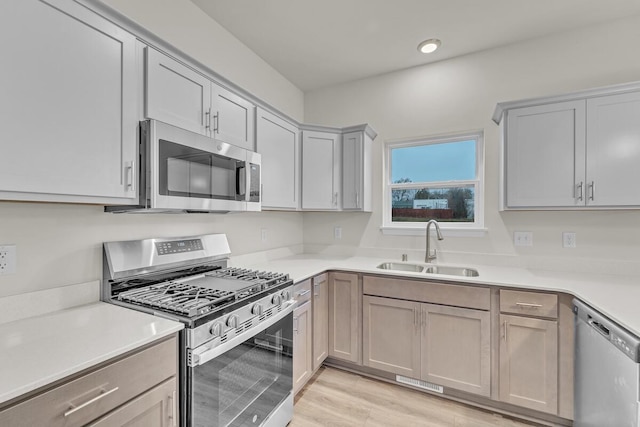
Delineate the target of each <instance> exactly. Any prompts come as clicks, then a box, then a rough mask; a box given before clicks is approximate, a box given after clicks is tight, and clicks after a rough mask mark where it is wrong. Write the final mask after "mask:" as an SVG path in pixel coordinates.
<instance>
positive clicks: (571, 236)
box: [562, 231, 576, 248]
mask: <svg viewBox="0 0 640 427" xmlns="http://www.w3.org/2000/svg"><path fill="white" fill-rule="evenodd" d="M562 247H563V248H575V247H576V233H574V232H573V231H565V232H563V233H562Z"/></svg>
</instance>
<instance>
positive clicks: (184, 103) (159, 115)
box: [145, 48, 256, 151]
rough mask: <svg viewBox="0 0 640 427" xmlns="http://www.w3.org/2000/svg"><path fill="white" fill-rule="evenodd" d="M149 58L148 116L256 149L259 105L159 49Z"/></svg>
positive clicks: (148, 51)
mask: <svg viewBox="0 0 640 427" xmlns="http://www.w3.org/2000/svg"><path fill="white" fill-rule="evenodd" d="M146 58H147V67H146V69H147V87H146V90H145V115H146V117H147V118H151V119H156V120H160V121H161V122H165V123H168V124H172V125H174V126H178V127H180V128H183V129H187V130H190V131H193V132H197V133H199V134H202V135H206V136H209V137H211V138H214V139H216V140H218V141H223V142H227V143H229V144H233V145H236V146H239V147H242V148H246V149H248V150H252V151H254V150H255V120H256V116H255V114H256V112H255V109H256V107H255V105H253V104H252V103H251V102H249V101H247V100H246V99H244V98H242V97H240V96H238V95H236V94H235V93H233V92H231V91H229V90H227V89H225V88H223V87H222V86H220V85H218V84H217V83H214V82H213V81H211V80H209V79H208V78H207V77H205V76H204V75H203V74H200V73H198V72H196V71H194V70H193V69H192V68H190V67H187V66H186V65H184V64H182V63H181V62H178V61H176V60H175V59H173V58H170V57H169V56H167V55H165V54H163V53H161V52H159V51H157V50H155V49H152V48H147V57H146Z"/></svg>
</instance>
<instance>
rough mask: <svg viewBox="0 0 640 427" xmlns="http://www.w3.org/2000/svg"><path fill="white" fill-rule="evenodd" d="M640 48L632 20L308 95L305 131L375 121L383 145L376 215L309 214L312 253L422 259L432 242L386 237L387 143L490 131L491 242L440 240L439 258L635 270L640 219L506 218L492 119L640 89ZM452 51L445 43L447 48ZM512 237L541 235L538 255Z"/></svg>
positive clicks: (639, 24) (377, 146) (630, 214)
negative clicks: (571, 239) (512, 106)
mask: <svg viewBox="0 0 640 427" xmlns="http://www.w3.org/2000/svg"><path fill="white" fill-rule="evenodd" d="M498 21H499V20H496V25H499V22H498ZM638 40H640V17H630V18H626V19H623V20H619V21H616V22H612V23H610V24H606V25H598V26H591V27H587V28H583V29H581V30H577V31H571V32H566V33H563V34H556V35H551V36H547V37H545V38H541V39H537V40H534V41H530V42H525V43H516V44H511V45H506V46H504V47H501V48H497V49H492V50H487V51H484V52H480V53H476V54H472V55H467V56H463V57H459V58H455V59H451V60H444V61H441V62H437V63H434V64H431V65H427V66H422V67H415V68H412V69H408V70H405V71H400V72H394V73H390V74H386V75H382V76H378V77H372V78H368V79H364V80H360V81H357V82H353V83H348V84H343V85H339V86H335V87H330V88H326V89H320V90H316V91H313V92H310V93H306V94H305V119H306V120H307V122H310V123H319V124H331V125H336V126H341V125H347V124H349V123H361V122H367V123H369V124H370V125H371V126H372V127H373V128H374V129H375V130H376V131H377V132H378V137H377V138H376V140H375V141H374V178H373V188H374V212H373V213H372V214H346V213H343V214H333V213H326V214H325V213H307V214H305V217H304V242H305V249H306V250H312V249H313V250H331V249H332V248H333V249H336V250H342V251H344V250H345V249H344V247H352V248H354V250H355V248H359V249H360V251H362V250H363V249H365V250H369V252H372V251H373V252H375V250H376V249H394V248H395V249H396V250H395V252H396V255H397V257H398V258H397V259H400V254H401V253H404V252H407V251H414V252H413V254H414V255H413V256H414V257H415V256H416V255H415V254H420V253H421V254H422V257H424V255H423V253H424V247H425V242H424V236H420V237H405V236H388V235H383V234H382V233H381V231H380V225H381V221H382V212H381V209H382V188H383V177H382V174H383V172H382V152H383V146H384V142H385V141H386V140H397V139H404V138H412V137H420V136H428V135H436V134H442V133H451V132H460V131H467V130H478V129H483V130H484V135H485V159H486V160H485V195H486V196H485V225H486V227H487V229H488V231H487V233H486V235H485V236H484V237H445V240H443V241H441V242H437V241H435V239H434V243H435V245H436V247H437V248H438V250H441V251H443V254H444V252H450V253H452V254H458V255H461V254H464V253H470V254H476V253H487V254H489V255H496V256H502V255H504V257H505V258H509V259H510V260H511V262H515V263H517V264H519V265H532V266H536V267H548V268H553V269H561V268H567V269H573V268H589V267H591V268H594V269H597V268H602V266H603V260H604V261H606V260H610V261H611V265H613V266H618V267H619V265H620V262H623V263H624V262H628V263H631V264H633V263H635V264H636V265H637V263H638V261H640V210H632V211H600V212H593V211H591V212H584V211H573V212H503V213H501V212H499V211H498V197H499V196H498V194H499V193H498V190H499V168H500V151H499V145H500V135H499V127H498V126H497V125H496V124H495V123H493V122H492V121H491V117H492V115H493V112H494V108H495V106H496V103H497V102H501V101H509V100H517V99H523V98H531V97H540V96H546V95H554V94H562V93H566V92H571V91H576V90H581V89H587V88H592V87H599V86H606V85H610V84H616V83H624V82H630V81H637V80H640V56H639V55H637V54H636V52H637V43H638ZM446 43H447V41H446V40H443V46H445V45H446ZM436 55H437V53H436ZM542 173H544V172H543V171H542ZM336 226H341V227H342V228H343V232H342V239H341V240H335V239H334V238H333V235H334V234H333V228H334V227H336ZM514 231H531V232H533V246H532V247H514V245H513V232H514ZM563 231H573V232H575V233H576V241H577V247H576V248H575V249H565V248H562V237H561V236H562V232H563ZM340 248H342V249H340ZM391 252H393V251H391ZM514 255H515V257H514ZM458 258H459V259H460V258H461V257H458ZM418 259H419V257H418ZM443 259H445V260H446V257H443ZM585 260H586V261H585ZM588 260H595V261H597V263H596V262H593V263H590V262H589V261H588ZM585 266H586V267H585ZM618 267H612V268H613V270H618Z"/></svg>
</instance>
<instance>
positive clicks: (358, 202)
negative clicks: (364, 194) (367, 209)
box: [356, 191, 360, 208]
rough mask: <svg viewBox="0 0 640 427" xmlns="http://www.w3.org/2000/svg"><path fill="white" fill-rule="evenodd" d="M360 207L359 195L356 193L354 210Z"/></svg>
mask: <svg viewBox="0 0 640 427" xmlns="http://www.w3.org/2000/svg"><path fill="white" fill-rule="evenodd" d="M359 207H360V194H358V192H357V191H356V208H359Z"/></svg>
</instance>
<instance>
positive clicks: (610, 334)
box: [573, 299, 640, 363]
mask: <svg viewBox="0 0 640 427" xmlns="http://www.w3.org/2000/svg"><path fill="white" fill-rule="evenodd" d="M573 313H574V314H575V315H576V320H582V321H583V322H585V323H587V324H588V325H589V326H590V327H591V328H592V329H593V331H594V332H597V333H598V334H600V335H602V336H603V337H604V338H605V339H606V340H608V341H609V342H611V344H613V345H614V346H615V347H616V348H617V349H618V350H620V351H622V352H623V353H624V354H625V355H626V356H627V357H628V358H629V359H631V360H633V361H634V362H636V363H639V362H640V338H638V337H637V336H635V335H634V334H632V333H631V332H629V331H627V330H626V329H625V328H624V327H623V326H621V325H618V324H617V323H615V322H614V321H613V320H611V319H609V318H608V317H606V316H604V315H602V314H600V313H599V312H597V311H596V310H595V309H593V308H591V307H589V306H588V305H586V304H584V303H583V302H582V301H579V300H576V299H574V300H573Z"/></svg>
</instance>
